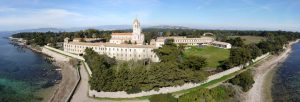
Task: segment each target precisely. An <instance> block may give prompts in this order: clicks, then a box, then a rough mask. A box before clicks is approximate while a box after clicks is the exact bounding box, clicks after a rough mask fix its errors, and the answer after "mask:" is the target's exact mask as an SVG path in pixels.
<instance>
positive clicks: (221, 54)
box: [184, 46, 230, 69]
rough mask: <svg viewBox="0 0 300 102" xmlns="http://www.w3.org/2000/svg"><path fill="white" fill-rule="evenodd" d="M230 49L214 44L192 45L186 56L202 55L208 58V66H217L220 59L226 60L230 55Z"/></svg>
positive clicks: (185, 53)
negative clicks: (201, 46) (213, 45)
mask: <svg viewBox="0 0 300 102" xmlns="http://www.w3.org/2000/svg"><path fill="white" fill-rule="evenodd" d="M229 53H230V51H229V50H226V49H222V48H216V47H212V46H205V47H203V48H199V47H191V48H190V49H187V50H186V51H185V52H184V56H191V55H196V56H202V57H205V58H206V61H207V64H208V65H207V68H213V69H214V68H217V67H218V66H219V65H220V61H224V60H226V59H227V58H228V57H229Z"/></svg>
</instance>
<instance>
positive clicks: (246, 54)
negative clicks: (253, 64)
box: [229, 48, 251, 66]
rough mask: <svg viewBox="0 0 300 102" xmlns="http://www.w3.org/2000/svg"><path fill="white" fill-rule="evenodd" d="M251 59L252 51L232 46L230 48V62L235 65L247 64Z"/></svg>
mask: <svg viewBox="0 0 300 102" xmlns="http://www.w3.org/2000/svg"><path fill="white" fill-rule="evenodd" d="M250 61H251V53H250V51H249V50H247V49H245V48H232V49H231V50H230V56H229V63H231V64H232V65H233V66H238V65H242V64H246V63H247V62H250Z"/></svg>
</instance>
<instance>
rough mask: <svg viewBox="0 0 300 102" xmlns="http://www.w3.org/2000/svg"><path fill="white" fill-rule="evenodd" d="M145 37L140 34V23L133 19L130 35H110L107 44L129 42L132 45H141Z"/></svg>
mask: <svg viewBox="0 0 300 102" xmlns="http://www.w3.org/2000/svg"><path fill="white" fill-rule="evenodd" d="M144 39H145V36H144V34H142V28H141V24H140V22H139V21H138V20H137V19H135V20H134V21H133V25H132V33H112V34H111V39H110V40H109V43H114V44H122V43H125V42H131V43H133V44H135V43H136V44H138V45H143V43H144Z"/></svg>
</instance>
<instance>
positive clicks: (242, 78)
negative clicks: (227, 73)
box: [229, 70, 255, 92]
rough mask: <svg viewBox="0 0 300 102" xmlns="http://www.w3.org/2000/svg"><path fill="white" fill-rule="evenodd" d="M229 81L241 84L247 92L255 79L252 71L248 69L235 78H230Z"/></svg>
mask: <svg viewBox="0 0 300 102" xmlns="http://www.w3.org/2000/svg"><path fill="white" fill-rule="evenodd" d="M229 82H230V83H232V84H233V85H239V86H240V87H242V89H243V91H244V92H247V91H248V90H250V89H251V87H252V85H253V84H254V82H255V81H254V79H253V75H252V73H251V71H250V70H248V71H245V72H243V73H241V74H239V75H237V76H235V77H234V78H233V79H230V80H229Z"/></svg>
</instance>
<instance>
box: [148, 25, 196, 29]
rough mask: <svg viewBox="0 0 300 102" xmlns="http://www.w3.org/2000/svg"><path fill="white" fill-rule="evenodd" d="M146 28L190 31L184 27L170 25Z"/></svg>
mask: <svg viewBox="0 0 300 102" xmlns="http://www.w3.org/2000/svg"><path fill="white" fill-rule="evenodd" d="M147 28H155V29H192V28H189V27H184V26H172V25H159V26H150V27H147Z"/></svg>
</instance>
